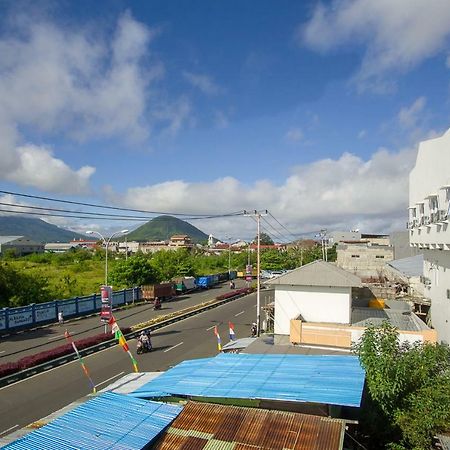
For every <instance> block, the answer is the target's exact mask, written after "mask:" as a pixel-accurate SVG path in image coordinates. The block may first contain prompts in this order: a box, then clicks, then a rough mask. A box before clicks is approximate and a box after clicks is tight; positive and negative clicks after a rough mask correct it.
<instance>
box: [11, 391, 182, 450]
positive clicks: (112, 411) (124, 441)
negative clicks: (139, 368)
mask: <svg viewBox="0 0 450 450" xmlns="http://www.w3.org/2000/svg"><path fill="white" fill-rule="evenodd" d="M181 410H182V408H181V407H179V406H173V405H167V404H165V403H159V402H152V401H146V400H141V399H138V398H133V397H129V396H127V395H122V394H114V393H112V392H107V393H105V394H102V395H99V396H98V397H95V398H93V399H92V400H89V401H88V402H86V403H83V404H82V405H80V406H78V407H77V408H74V409H73V410H72V411H70V412H68V413H67V414H64V415H63V416H61V417H59V418H57V419H55V420H54V421H53V422H51V423H49V424H48V425H45V426H44V427H42V428H40V429H38V430H35V431H32V432H31V433H29V434H27V435H26V436H24V437H23V438H21V439H18V440H17V441H15V442H12V443H11V444H8V445H6V446H5V447H3V448H5V449H26V450H34V449H36V450H37V449H39V450H46V449H49V450H50V449H54V450H66V449H67V450H68V449H72V450H73V449H77V450H97V449H99V450H100V449H101V450H104V449H115V450H136V449H142V448H144V447H145V446H146V445H147V444H148V443H149V442H151V441H152V440H153V439H154V438H155V437H156V436H158V434H159V433H160V432H161V431H162V430H163V429H164V428H166V427H167V426H168V425H169V424H170V423H171V422H172V421H173V420H174V419H175V418H176V417H177V416H178V414H179V413H180V412H181Z"/></svg>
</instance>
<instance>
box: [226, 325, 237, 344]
mask: <svg viewBox="0 0 450 450" xmlns="http://www.w3.org/2000/svg"><path fill="white" fill-rule="evenodd" d="M228 326H229V328H230V341H235V340H236V335H235V334H234V325H233V324H232V323H231V322H228Z"/></svg>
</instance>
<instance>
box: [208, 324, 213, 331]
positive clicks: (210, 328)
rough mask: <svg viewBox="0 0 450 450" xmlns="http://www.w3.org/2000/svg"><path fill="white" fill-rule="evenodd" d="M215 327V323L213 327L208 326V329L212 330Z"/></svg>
mask: <svg viewBox="0 0 450 450" xmlns="http://www.w3.org/2000/svg"><path fill="white" fill-rule="evenodd" d="M214 327H215V325H213V326H212V327H209V328H207V329H206V331H210V330H212V329H213V328H214Z"/></svg>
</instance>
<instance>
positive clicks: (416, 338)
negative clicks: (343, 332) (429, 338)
mask: <svg viewBox="0 0 450 450" xmlns="http://www.w3.org/2000/svg"><path fill="white" fill-rule="evenodd" d="M364 331H365V330H358V329H356V330H352V342H354V343H357V342H358V341H359V340H360V339H361V337H362V335H363V334H364ZM398 339H399V341H400V343H403V342H409V343H410V344H414V343H416V342H417V343H420V344H422V343H423V342H424V339H423V336H422V335H420V334H408V333H405V332H404V333H399V336H398Z"/></svg>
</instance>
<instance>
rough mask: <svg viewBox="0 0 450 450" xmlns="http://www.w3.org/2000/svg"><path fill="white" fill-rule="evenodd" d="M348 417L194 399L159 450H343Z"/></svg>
mask: <svg viewBox="0 0 450 450" xmlns="http://www.w3.org/2000/svg"><path fill="white" fill-rule="evenodd" d="M344 433H345V421H343V420H339V419H329V418H327V417H319V416H313V415H306V414H299V413H287V412H279V411H268V410H262V409H256V408H242V407H237V406H223V405H213V404H210V403H197V402H189V403H188V404H187V405H186V406H185V407H184V409H183V411H182V412H181V413H180V415H179V416H178V417H177V418H176V419H175V421H174V422H173V423H172V425H171V426H170V428H168V429H167V431H166V432H165V433H164V434H163V435H162V436H161V437H160V438H159V439H158V441H157V442H156V444H155V446H154V448H155V449H156V450H171V449H175V448H177V449H181V448H185V449H187V448H192V449H194V448H195V449H207V448H208V449H213V448H215V449H226V450H245V449H251V450H263V449H264V450H279V449H285V450H291V449H292V450H294V449H300V448H301V449H303V450H313V449H320V450H338V449H341V448H342V445H343V440H344Z"/></svg>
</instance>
